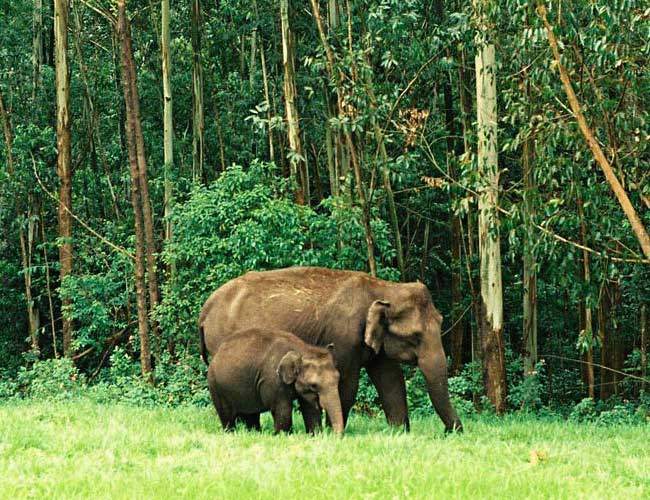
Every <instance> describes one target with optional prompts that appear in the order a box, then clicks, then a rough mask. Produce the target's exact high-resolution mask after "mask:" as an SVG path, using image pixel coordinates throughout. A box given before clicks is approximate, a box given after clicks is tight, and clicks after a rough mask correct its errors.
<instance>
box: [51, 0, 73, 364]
mask: <svg viewBox="0 0 650 500" xmlns="http://www.w3.org/2000/svg"><path fill="white" fill-rule="evenodd" d="M54 38H55V41H54V44H55V67H56V136H57V151H58V160H57V174H58V176H59V180H60V186H59V207H58V217H59V238H60V240H61V245H60V246H59V261H60V264H61V270H60V277H61V282H63V281H64V280H65V278H66V276H68V275H69V274H71V273H72V242H71V238H72V170H71V165H70V153H71V145H70V75H69V69H68V1H67V0H54ZM61 305H62V308H63V310H66V309H67V308H68V307H70V300H69V299H67V298H65V299H62V301H61ZM62 316H63V320H62V321H63V327H62V334H63V354H64V355H65V356H71V355H72V322H71V320H70V319H68V317H67V315H66V314H65V313H63V314H62Z"/></svg>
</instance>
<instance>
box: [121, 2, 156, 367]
mask: <svg viewBox="0 0 650 500" xmlns="http://www.w3.org/2000/svg"><path fill="white" fill-rule="evenodd" d="M117 7H118V24H117V29H118V36H119V41H120V48H121V50H120V56H121V64H122V86H123V90H124V102H125V104H126V139H127V149H128V153H129V166H130V169H129V173H130V175H131V203H132V205H133V214H134V224H135V236H136V244H135V254H136V255H135V288H136V297H137V305H138V334H139V337H140V366H141V370H142V374H143V375H145V376H149V374H150V372H151V349H150V345H149V323H148V319H147V298H146V295H145V294H146V292H145V278H144V266H145V264H144V259H145V256H144V254H145V250H144V248H145V236H144V228H143V227H144V215H143V206H142V200H141V185H140V173H139V167H138V163H139V159H138V157H139V156H140V153H139V152H138V145H137V139H136V135H137V131H136V123H135V122H136V121H138V120H139V113H137V112H136V106H135V101H136V100H137V95H133V91H134V89H136V90H137V86H136V85H134V82H132V81H131V80H132V78H133V76H134V74H133V73H132V68H131V66H132V65H133V53H132V49H131V40H130V38H131V31H130V26H129V23H128V20H127V17H126V1H125V0H118V2H117Z"/></svg>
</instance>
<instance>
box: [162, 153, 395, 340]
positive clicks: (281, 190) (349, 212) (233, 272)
mask: <svg viewBox="0 0 650 500" xmlns="http://www.w3.org/2000/svg"><path fill="white" fill-rule="evenodd" d="M274 171H275V166H273V165H269V164H265V163H261V162H257V161H255V162H253V163H252V164H251V165H250V166H249V168H248V169H247V170H245V169H243V168H242V167H239V166H233V167H230V168H229V169H227V170H226V172H224V173H223V174H222V175H221V176H220V177H219V179H218V180H217V181H215V182H214V183H213V184H212V185H211V186H210V187H204V186H196V187H195V188H194V191H193V192H192V194H191V196H190V198H189V199H188V200H187V201H186V202H185V203H183V204H181V205H179V206H177V207H176V209H175V211H174V214H173V217H172V219H173V225H174V238H173V240H172V241H170V242H169V243H168V244H167V245H166V247H165V249H164V251H163V260H164V261H165V263H166V264H167V265H168V266H169V267H170V269H174V272H175V274H174V279H173V280H170V281H169V282H168V283H166V287H165V290H164V295H163V296H164V299H163V302H162V304H161V305H160V306H159V308H158V311H157V316H158V318H159V320H160V324H161V327H162V331H163V332H165V335H167V336H168V338H167V340H168V341H183V342H186V341H187V340H194V339H195V338H196V319H197V317H198V314H199V311H200V308H201V306H202V305H203V303H204V302H205V300H206V299H207V298H208V296H209V294H210V293H211V292H212V291H213V290H215V289H216V288H218V287H219V286H221V285H222V284H224V283H225V282H226V281H228V280H230V279H232V278H235V277H237V276H239V275H241V274H244V273H245V272H247V271H249V270H267V269H277V268H282V267H288V266H293V265H319V266H326V267H333V268H341V269H364V268H365V265H366V253H365V240H364V232H363V227H362V225H361V223H360V213H359V211H358V210H357V209H356V208H348V207H346V205H345V204H342V203H340V202H339V201H338V200H336V199H329V200H326V201H325V202H323V203H322V204H321V206H320V207H319V208H318V210H314V209H312V208H310V207H305V206H300V205H297V204H296V203H294V202H293V201H292V187H291V184H290V182H289V181H288V180H286V179H283V178H282V177H280V176H278V175H276V174H274ZM372 229H373V232H374V233H373V234H374V237H375V243H376V246H377V250H378V253H379V257H378V267H379V273H380V275H381V276H382V277H384V278H396V277H397V273H396V271H395V270H394V269H391V268H389V267H386V266H385V265H382V264H383V262H384V259H389V258H392V257H393V255H394V251H393V250H392V246H391V243H390V239H389V229H388V226H387V225H386V224H385V223H384V222H382V221H381V220H380V219H379V218H376V217H375V218H374V220H373V221H372Z"/></svg>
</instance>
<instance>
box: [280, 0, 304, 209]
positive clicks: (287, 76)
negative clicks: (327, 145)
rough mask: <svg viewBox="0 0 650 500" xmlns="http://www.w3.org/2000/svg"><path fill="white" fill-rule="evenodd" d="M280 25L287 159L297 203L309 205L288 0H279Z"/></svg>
mask: <svg viewBox="0 0 650 500" xmlns="http://www.w3.org/2000/svg"><path fill="white" fill-rule="evenodd" d="M280 23H281V30H282V67H283V69H284V84H283V89H284V104H285V110H286V120H287V137H288V139H289V148H290V149H291V153H292V157H291V158H289V167H290V170H291V176H292V177H293V178H294V179H295V180H296V183H297V184H298V186H299V189H298V192H297V194H296V201H297V203H299V204H301V205H304V204H309V198H310V196H309V180H308V177H307V163H306V157H305V154H304V152H303V149H302V144H301V142H300V126H299V121H298V120H299V119H298V109H297V106H296V97H297V96H296V94H297V92H296V74H295V63H294V55H293V40H292V34H291V27H290V26H289V0H280Z"/></svg>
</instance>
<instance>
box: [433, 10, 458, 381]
mask: <svg viewBox="0 0 650 500" xmlns="http://www.w3.org/2000/svg"><path fill="white" fill-rule="evenodd" d="M434 7H435V10H436V15H437V17H438V20H439V22H440V23H443V22H444V19H445V2H444V0H437V1H436V2H435V5H434ZM451 56H452V54H451V51H450V50H447V57H450V58H451ZM452 83H453V80H452V76H451V73H449V74H448V75H446V78H444V79H443V81H442V91H443V95H444V103H445V129H446V133H447V140H446V145H447V162H446V163H447V167H448V171H449V176H450V177H451V178H452V179H453V180H454V181H457V180H458V172H457V168H456V162H457V158H456V157H457V156H460V155H461V154H462V153H463V144H462V143H461V142H460V141H458V139H456V138H457V137H458V130H457V129H456V128H457V127H456V117H455V114H454V103H453V95H452V91H451V89H452ZM461 85H462V82H461ZM461 99H462V97H461ZM450 195H451V196H452V201H453V198H456V197H457V195H456V194H455V193H454V191H453V189H452V190H451V191H450ZM452 205H453V204H452ZM450 218H451V266H450V267H451V310H452V317H451V323H452V326H451V370H450V371H451V373H452V374H454V375H458V374H459V373H460V371H461V370H462V367H463V334H464V331H465V325H464V322H463V320H462V317H461V316H460V315H461V313H462V311H461V307H462V302H463V300H462V292H461V285H462V274H461V269H462V267H461V266H462V264H461V260H460V259H461V244H462V241H461V231H460V217H459V216H458V215H456V214H455V213H454V211H453V210H452V212H451V217H450Z"/></svg>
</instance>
